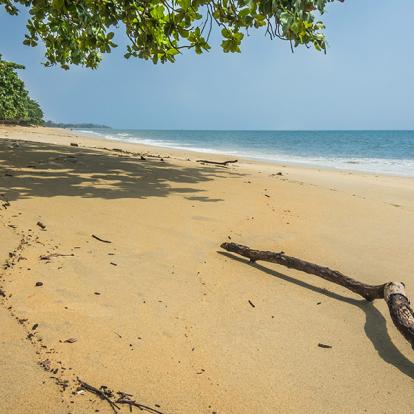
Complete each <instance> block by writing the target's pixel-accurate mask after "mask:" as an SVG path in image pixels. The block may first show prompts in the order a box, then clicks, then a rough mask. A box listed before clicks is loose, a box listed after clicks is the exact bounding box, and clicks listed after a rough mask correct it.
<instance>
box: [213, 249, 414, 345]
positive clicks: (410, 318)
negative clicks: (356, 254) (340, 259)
mask: <svg viewBox="0 0 414 414" xmlns="http://www.w3.org/2000/svg"><path fill="white" fill-rule="evenodd" d="M221 247H222V248H223V249H225V250H227V251H229V252H232V253H237V254H239V255H240V256H244V257H247V258H248V259H250V262H252V263H254V262H256V261H257V260H263V261H266V262H271V263H277V264H279V265H282V266H286V267H288V268H291V269H296V270H300V271H302V272H305V273H309V274H312V275H315V276H319V277H321V278H323V279H325V280H329V281H330V282H333V283H336V284H337V285H341V286H343V287H345V288H347V289H349V290H351V291H352V292H354V293H357V294H358V295H361V296H362V297H363V298H365V299H366V300H368V301H370V302H371V301H373V300H374V299H384V300H385V301H386V302H387V305H388V309H389V311H390V315H391V318H392V321H393V322H394V325H395V326H396V328H397V329H398V330H399V331H400V333H401V334H402V335H403V336H404V338H405V339H406V340H407V341H408V342H409V343H410V344H411V347H412V348H413V349H414V312H413V310H412V309H411V307H410V301H409V299H408V298H407V295H406V293H405V285H404V283H402V282H389V283H384V284H382V285H367V284H365V283H361V282H358V281H357V280H354V279H352V278H350V277H348V276H345V275H343V274H342V273H340V272H338V271H336V270H331V269H329V268H328V267H322V266H318V265H316V264H314V263H310V262H306V261H304V260H301V259H297V258H296V257H292V256H287V255H285V254H284V253H275V252H270V251H262V250H253V249H250V248H249V247H247V246H243V245H241V244H237V243H223V244H222V245H221Z"/></svg>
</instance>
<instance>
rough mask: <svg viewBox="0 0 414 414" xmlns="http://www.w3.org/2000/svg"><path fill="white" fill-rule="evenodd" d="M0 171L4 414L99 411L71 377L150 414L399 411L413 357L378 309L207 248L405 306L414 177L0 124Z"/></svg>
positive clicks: (0, 396) (413, 256)
mask: <svg viewBox="0 0 414 414" xmlns="http://www.w3.org/2000/svg"><path fill="white" fill-rule="evenodd" d="M71 143H76V144H78V145H79V146H71ZM146 152H148V153H150V154H151V155H153V156H149V155H145V156H144V159H141V154H144V153H146ZM0 154H1V157H0V194H1V195H0V230H1V232H2V237H1V238H0V260H1V263H0V264H2V265H3V266H2V267H1V268H0V289H1V290H2V291H3V292H4V296H3V295H1V294H0V320H1V321H4V324H5V326H7V329H5V330H4V332H2V341H0V351H1V352H0V366H3V367H6V368H5V370H6V371H7V372H8V371H12V372H13V375H12V376H11V377H9V376H7V375H6V376H3V379H0V400H1V401H2V403H3V404H4V406H5V407H6V408H5V409H7V410H8V412H10V413H13V414H20V413H23V412H27V411H32V412H38V411H39V410H41V411H42V412H43V413H45V414H55V413H60V412H62V413H68V412H71V413H72V414H83V413H86V412H94V411H95V410H99V411H100V412H101V413H110V412H112V411H111V408H110V407H109V405H107V404H106V402H105V401H102V400H100V399H99V398H95V396H93V395H92V394H89V393H86V394H82V393H78V392H77V386H78V383H77V378H80V379H81V380H82V381H85V382H87V383H88V384H91V385H93V386H95V387H98V388H99V387H100V386H101V385H103V384H105V385H107V386H108V387H109V388H110V389H112V390H113V391H115V392H116V391H120V390H122V391H124V392H127V393H131V394H133V395H134V396H135V397H134V398H136V400H137V401H139V402H141V403H143V404H145V405H147V406H151V407H154V408H157V409H158V410H159V411H161V412H162V413H164V414H194V413H197V414H212V413H213V412H216V413H219V414H229V413H237V414H252V413H261V414H274V413H277V412H283V413H290V414H299V413H303V412H306V413H309V414H317V413H320V412H344V413H346V412H356V413H357V412H358V413H359V412H366V413H369V414H377V413H378V412H386V413H396V414H405V413H406V412H409V411H410V410H411V407H412V406H413V404H414V397H413V396H412V392H411V389H412V381H413V379H414V360H413V357H412V349H411V347H410V345H409V344H408V343H407V342H406V341H405V340H404V338H403V337H402V336H401V335H400V334H399V333H398V332H396V330H395V328H394V326H393V324H392V321H391V320H390V316H389V312H388V309H387V305H386V304H385V302H384V301H378V302H377V301H375V302H373V303H367V302H366V301H364V300H361V299H360V298H359V297H358V296H356V295H354V294H353V293H351V292H349V291H347V290H346V289H344V288H342V287H341V286H337V285H333V284H330V283H329V282H327V281H325V280H322V279H319V278H315V277H312V276H310V275H306V274H302V273H299V272H297V271H294V270H292V269H287V268H282V267H280V266H277V265H274V264H269V263H264V262H263V263H262V262H260V263H257V264H254V265H252V264H249V263H248V262H247V261H245V260H244V259H242V258H236V257H234V256H232V255H231V254H227V253H226V252H223V251H221V250H220V245H221V243H223V242H225V241H229V240H231V241H233V242H235V243H241V244H245V245H248V246H250V247H252V248H257V249H263V250H272V251H281V250H283V251H285V252H286V253H287V254H289V255H291V256H295V257H299V258H302V259H303V260H308V261H310V262H313V263H317V264H319V265H321V266H328V267H330V268H331V269H336V270H339V271H341V272H343V273H344V274H346V275H349V276H351V277H354V278H355V279H357V280H361V281H363V282H365V283H369V284H379V283H383V282H388V281H389V280H402V281H404V282H405V283H406V290H407V295H408V296H409V297H414V278H413V276H412V264H413V263H414V251H413V249H412V237H411V236H412V235H411V232H410V231H409V229H412V228H414V194H413V188H414V186H413V184H414V179H412V178H407V177H395V176H381V175H371V174H360V173H350V172H343V171H330V170H326V169H312V168H301V167H294V166H290V165H289V166H288V165H286V166H283V165H274V164H265V163H258V162H254V161H250V160H244V159H243V160H242V159H240V160H239V162H238V163H236V164H232V165H229V166H228V167H227V168H223V167H218V166H214V165H202V164H200V163H197V162H196V160H197V159H199V158H208V159H211V160H218V161H223V160H225V159H227V158H226V157H223V156H221V155H211V156H210V155H209V156H208V157H206V154H205V153H204V154H202V155H201V156H200V155H199V154H195V155H194V153H189V152H185V151H174V150H169V149H165V148H158V147H157V148H155V147H150V146H144V145H141V146H140V145H139V144H126V143H123V142H119V141H108V140H106V139H98V140H97V139H93V138H91V137H85V136H81V135H79V134H73V133H72V132H71V133H68V131H65V130H57V129H48V128H19V127H16V128H1V127H0ZM161 158H162V160H161ZM279 172H281V173H282V175H279V174H278V173H279ZM38 223H41V224H42V225H39V224H38ZM94 236H97V238H96V237H94ZM44 257H46V259H44ZM39 282H40V283H41V284H39ZM252 304H254V307H253V306H252ZM319 343H322V344H327V345H329V346H331V347H332V348H329V349H322V348H320V347H318V344H319ZM2 355H3V359H2ZM51 377H53V378H51ZM62 384H67V386H66V385H65V387H63V386H62ZM32 390H39V391H38V392H43V393H44V395H45V396H46V397H47V401H46V402H45V401H42V398H40V397H39V394H38V393H36V394H33V392H32ZM344 390H346V392H344ZM42 395H43V394H42ZM378 395H381V398H378ZM18 400H22V401H24V405H22V406H20V407H17V408H16V405H15V402H16V401H18ZM127 408H128V407H125V408H124V409H122V410H121V411H120V413H123V412H125V413H126V412H128V410H127Z"/></svg>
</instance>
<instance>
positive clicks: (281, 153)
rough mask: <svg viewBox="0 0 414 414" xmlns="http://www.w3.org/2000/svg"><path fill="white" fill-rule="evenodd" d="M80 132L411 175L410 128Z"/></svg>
mask: <svg viewBox="0 0 414 414" xmlns="http://www.w3.org/2000/svg"><path fill="white" fill-rule="evenodd" d="M82 132H87V133H91V134H98V135H100V136H102V137H106V138H110V139H116V140H121V141H125V142H137V143H142V144H149V145H155V146H160V147H167V148H177V149H186V150H194V151H200V152H206V153H223V154H229V155H235V156H240V157H247V158H252V159H259V160H266V161H273V162H286V163H289V162H290V163H300V164H306V165H314V166H322V167H324V166H325V167H330V168H338V169H346V170H359V171H367V172H378V173H390V174H397V175H409V176H414V131H189V130H172V131H167V130H162V131H161V130H160V131H156V130H132V129H102V130H100V129H95V130H88V131H82Z"/></svg>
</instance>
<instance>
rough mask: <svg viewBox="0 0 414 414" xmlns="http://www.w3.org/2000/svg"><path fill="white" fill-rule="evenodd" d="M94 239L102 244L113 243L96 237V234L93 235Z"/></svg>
mask: <svg viewBox="0 0 414 414" xmlns="http://www.w3.org/2000/svg"><path fill="white" fill-rule="evenodd" d="M92 237H93V238H94V239H96V240H99V241H100V242H102V243H112V242H111V241H109V240H104V239H101V238H100V237H98V236H96V235H95V234H92Z"/></svg>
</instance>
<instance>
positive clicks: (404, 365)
mask: <svg viewBox="0 0 414 414" xmlns="http://www.w3.org/2000/svg"><path fill="white" fill-rule="evenodd" d="M218 253H219V254H221V255H223V256H226V257H228V258H230V259H233V260H235V261H238V262H240V263H244V264H247V265H249V266H251V267H253V268H255V269H257V270H260V271H262V272H264V273H266V274H268V275H270V276H273V277H277V278H279V279H282V280H284V281H286V282H289V283H293V284H295V285H297V286H301V287H303V288H306V289H309V290H311V291H313V292H316V293H320V294H322V295H324V296H326V297H329V298H331V299H336V300H339V301H341V302H344V303H348V304H350V305H354V306H356V307H357V308H358V309H360V310H361V311H363V312H364V313H365V325H364V332H365V334H366V336H367V337H368V339H369V340H370V341H371V343H372V345H373V346H374V348H375V350H376V351H377V353H378V355H379V356H380V357H381V358H382V359H383V360H384V361H385V362H386V363H388V364H391V365H393V366H394V367H395V368H397V369H398V370H399V371H400V372H402V373H403V374H405V375H407V376H409V377H410V378H412V379H414V364H413V363H412V362H411V361H410V360H409V359H408V358H406V357H405V355H403V354H402V353H401V352H400V351H399V349H398V348H397V347H396V346H395V345H394V343H393V342H392V340H391V338H390V336H389V335H388V331H387V324H386V320H385V318H384V316H383V315H382V314H381V312H380V311H379V310H378V309H377V308H376V307H375V306H374V304H373V303H372V302H368V301H366V300H363V299H362V300H360V299H353V298H348V297H346V296H342V295H340V294H338V293H334V292H330V291H328V290H326V289H323V288H319V287H317V286H314V285H311V284H309V283H307V282H304V281H302V280H298V279H295V278H293V277H291V276H288V275H285V274H283V273H280V272H277V271H276V270H272V269H269V268H267V267H265V266H263V265H260V264H258V263H257V262H256V263H251V262H250V261H249V260H247V259H244V258H241V257H238V256H235V255H233V254H231V253H228V252H222V251H219V252H218Z"/></svg>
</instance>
